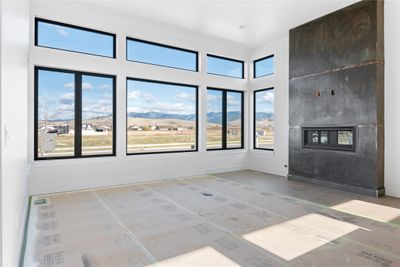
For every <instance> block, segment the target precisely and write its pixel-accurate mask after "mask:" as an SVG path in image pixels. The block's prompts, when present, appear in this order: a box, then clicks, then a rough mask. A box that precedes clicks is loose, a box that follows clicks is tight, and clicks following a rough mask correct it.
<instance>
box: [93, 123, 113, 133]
mask: <svg viewBox="0 0 400 267" xmlns="http://www.w3.org/2000/svg"><path fill="white" fill-rule="evenodd" d="M109 131H111V127H108V126H105V125H103V126H100V127H98V128H96V132H101V133H108V132H109Z"/></svg>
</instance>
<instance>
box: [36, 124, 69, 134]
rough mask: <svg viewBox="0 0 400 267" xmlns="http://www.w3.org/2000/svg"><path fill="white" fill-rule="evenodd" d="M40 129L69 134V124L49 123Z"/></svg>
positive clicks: (50, 132) (49, 132)
mask: <svg viewBox="0 0 400 267" xmlns="http://www.w3.org/2000/svg"><path fill="white" fill-rule="evenodd" d="M39 130H40V131H42V132H46V133H48V134H52V133H55V134H69V133H70V130H69V125H49V126H47V127H45V126H43V125H42V126H40V127H39Z"/></svg>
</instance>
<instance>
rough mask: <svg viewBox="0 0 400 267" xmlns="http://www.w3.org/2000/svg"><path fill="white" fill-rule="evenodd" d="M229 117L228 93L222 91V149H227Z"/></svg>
mask: <svg viewBox="0 0 400 267" xmlns="http://www.w3.org/2000/svg"><path fill="white" fill-rule="evenodd" d="M227 116H228V112H227V92H226V91H225V90H223V91H222V148H223V149H226V147H227V145H226V144H227V141H226V139H227V136H226V135H227V132H226V128H227V125H226V124H227V119H228V118H227Z"/></svg>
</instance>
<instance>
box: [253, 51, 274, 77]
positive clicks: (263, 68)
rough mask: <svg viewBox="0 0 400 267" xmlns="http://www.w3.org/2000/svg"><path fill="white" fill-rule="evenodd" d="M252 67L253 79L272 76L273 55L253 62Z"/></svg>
mask: <svg viewBox="0 0 400 267" xmlns="http://www.w3.org/2000/svg"><path fill="white" fill-rule="evenodd" d="M253 67H254V68H253V69H254V78H259V77H263V76H268V75H271V74H274V55H271V56H268V57H264V58H260V59H257V60H255V61H254V65H253Z"/></svg>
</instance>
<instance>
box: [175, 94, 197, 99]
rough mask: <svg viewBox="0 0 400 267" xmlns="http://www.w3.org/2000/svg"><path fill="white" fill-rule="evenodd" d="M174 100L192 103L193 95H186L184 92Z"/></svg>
mask: <svg viewBox="0 0 400 267" xmlns="http://www.w3.org/2000/svg"><path fill="white" fill-rule="evenodd" d="M175 99H176V100H177V101H194V100H195V95H194V94H188V93H185V92H181V93H178V94H176V95H175Z"/></svg>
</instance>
